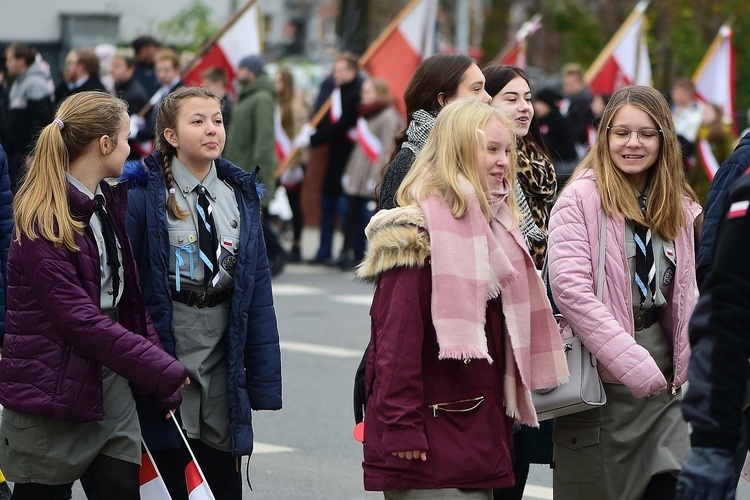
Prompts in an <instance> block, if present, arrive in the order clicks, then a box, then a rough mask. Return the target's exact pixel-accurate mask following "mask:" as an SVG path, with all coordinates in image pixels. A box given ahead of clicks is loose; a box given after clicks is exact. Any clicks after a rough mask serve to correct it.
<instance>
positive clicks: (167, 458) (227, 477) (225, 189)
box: [127, 87, 281, 499]
mask: <svg viewBox="0 0 750 500" xmlns="http://www.w3.org/2000/svg"><path fill="white" fill-rule="evenodd" d="M220 103H221V101H220V99H219V97H218V96H216V95H215V94H214V93H212V92H211V91H209V90H207V89H204V88H196V87H182V88H179V89H177V90H175V91H174V92H172V93H171V94H169V95H168V96H167V97H165V98H164V101H162V103H161V105H160V107H159V110H158V112H157V116H156V150H155V151H154V153H152V154H151V155H150V156H148V157H147V158H146V159H145V163H146V167H147V169H146V170H143V168H141V166H140V165H139V166H138V168H137V169H135V170H134V171H133V172H128V174H127V177H128V180H129V183H130V185H131V186H132V189H131V191H130V201H129V204H128V214H129V218H128V233H129V234H130V238H131V241H132V242H133V246H134V247H135V251H136V254H137V256H138V264H139V267H140V272H141V278H142V282H143V290H144V298H145V299H146V305H147V307H148V308H149V311H150V312H151V317H152V318H153V319H154V323H155V326H156V329H157V331H158V332H159V336H160V337H161V339H162V342H164V345H165V347H166V349H167V351H169V352H170V353H171V354H172V355H174V356H175V357H177V358H178V359H179V360H180V361H181V362H183V363H184V364H185V366H187V368H188V373H189V374H190V378H191V379H192V380H193V382H194V383H193V384H192V385H191V386H189V387H186V388H185V390H183V392H182V395H183V398H184V402H183V404H182V407H181V408H180V421H181V425H182V427H183V429H184V430H185V433H186V435H187V436H188V441H189V442H190V447H191V449H192V451H193V453H194V454H195V457H196V459H197V461H198V463H199V464H200V467H201V469H202V470H203V473H204V474H205V476H206V479H207V482H208V484H209V486H210V488H211V490H212V491H213V494H214V496H215V497H216V498H223V499H240V498H242V476H241V472H240V470H239V469H238V468H237V465H236V464H237V463H238V460H239V459H240V458H241V457H242V456H244V455H250V453H251V452H252V448H253V436H252V425H251V422H250V411H251V410H278V409H280V408H281V355H280V351H279V333H278V329H277V326H276V313H275V312H274V308H273V298H272V295H271V274H270V271H269V268H268V259H267V257H266V247H265V244H264V242H263V232H262V229H261V223H260V216H261V212H260V197H259V192H258V187H257V186H256V179H257V170H256V172H252V173H251V172H246V171H244V170H242V169H241V168H239V167H237V166H235V165H233V164H232V163H230V162H228V161H227V160H224V159H223V158H221V153H222V150H223V148H224V141H225V136H226V132H225V130H224V123H223V121H222V111H221V104H220ZM130 181H136V182H130ZM196 382H197V383H196ZM141 428H142V429H143V433H144V439H145V440H146V444H147V445H148V447H149V449H150V450H151V452H152V454H153V456H154V459H155V460H156V464H157V466H158V468H159V471H160V472H161V474H162V477H163V478H164V482H165V483H166V485H167V488H168V489H169V492H170V495H171V496H172V498H187V496H188V495H187V490H186V486H185V474H184V471H185V466H186V465H187V464H188V462H189V461H190V459H191V457H190V454H189V453H188V450H187V449H186V447H185V446H184V444H183V442H182V440H181V439H180V437H179V435H178V434H177V430H176V429H175V427H174V425H173V424H172V423H171V422H165V421H164V419H163V418H159V416H154V418H149V416H148V415H146V414H142V415H141Z"/></svg>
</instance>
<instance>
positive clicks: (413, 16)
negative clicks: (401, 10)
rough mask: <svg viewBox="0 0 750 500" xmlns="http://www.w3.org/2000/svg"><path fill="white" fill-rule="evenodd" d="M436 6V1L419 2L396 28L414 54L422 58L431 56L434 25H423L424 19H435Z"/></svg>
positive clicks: (425, 0) (424, 0)
mask: <svg viewBox="0 0 750 500" xmlns="http://www.w3.org/2000/svg"><path fill="white" fill-rule="evenodd" d="M437 4H438V2H437V1H436V0H423V1H422V2H419V5H417V6H416V7H414V10H412V11H411V12H409V14H408V15H407V16H406V18H404V20H403V21H402V22H401V24H400V25H399V27H398V30H399V31H400V32H401V35H402V36H403V37H404V39H405V40H406V41H407V43H408V44H409V46H410V47H411V49H412V50H413V51H414V53H415V54H422V55H423V58H425V57H429V56H431V55H432V52H433V45H434V42H435V26H434V23H433V24H432V25H431V24H430V23H425V19H428V20H429V19H436V17H437V7H438V6H437Z"/></svg>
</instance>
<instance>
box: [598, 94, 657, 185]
mask: <svg viewBox="0 0 750 500" xmlns="http://www.w3.org/2000/svg"><path fill="white" fill-rule="evenodd" d="M616 127H624V128H626V129H629V130H630V131H632V132H631V133H630V134H629V137H628V139H627V142H626V143H625V144H622V145H621V144H616V142H622V140H624V138H617V137H613V133H612V129H613V128H616ZM608 129H609V130H608V134H609V139H608V145H609V155H610V158H611V159H612V163H614V164H615V167H617V169H618V170H620V171H621V172H622V173H623V174H625V177H627V178H628V180H629V181H630V183H631V184H632V185H633V186H634V187H635V188H636V189H638V191H640V192H641V193H643V192H644V191H645V189H646V183H647V181H648V175H649V170H650V169H651V167H653V166H654V165H655V164H656V161H657V160H658V158H659V151H660V150H661V134H659V133H657V136H658V137H657V139H656V142H655V143H654V144H653V145H648V146H644V145H643V144H641V141H639V139H638V133H636V131H640V130H642V129H651V130H658V129H659V126H658V124H657V123H656V122H655V121H654V119H653V118H651V116H650V115H649V114H648V113H646V112H645V111H643V110H642V109H639V108H636V107H635V106H633V105H632V104H626V105H624V106H623V107H621V108H620V109H618V110H617V112H615V114H614V116H613V117H612V121H611V122H610V124H609V127H608ZM618 139H619V140H618Z"/></svg>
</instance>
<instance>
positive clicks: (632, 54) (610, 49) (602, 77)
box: [586, 0, 651, 94]
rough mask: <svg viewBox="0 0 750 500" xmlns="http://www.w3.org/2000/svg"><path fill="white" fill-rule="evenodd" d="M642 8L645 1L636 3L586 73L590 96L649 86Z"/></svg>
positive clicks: (649, 68) (648, 66)
mask: <svg viewBox="0 0 750 500" xmlns="http://www.w3.org/2000/svg"><path fill="white" fill-rule="evenodd" d="M646 7H648V0H641V1H640V2H638V4H637V5H636V6H635V8H634V9H633V11H632V12H631V13H630V15H629V16H628V17H627V19H625V22H623V24H622V26H620V28H619V29H618V30H617V32H616V33H615V35H614V36H613V37H612V39H611V40H610V41H609V43H608V44H607V45H606V46H605V47H604V50H602V52H601V53H600V54H599V56H598V57H597V58H596V60H595V61H594V63H593V64H592V65H591V67H590V68H589V69H588V71H586V81H587V82H588V84H589V87H591V92H593V93H594V94H612V93H614V92H615V91H616V90H617V89H619V88H620V87H624V86H625V85H651V61H650V59H649V57H648V47H647V45H646V15H645V14H644V12H645V11H646Z"/></svg>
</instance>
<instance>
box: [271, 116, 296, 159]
mask: <svg viewBox="0 0 750 500" xmlns="http://www.w3.org/2000/svg"><path fill="white" fill-rule="evenodd" d="M273 134H274V140H275V142H276V157H277V158H278V159H279V162H282V161H284V160H285V159H286V157H287V156H289V152H290V151H291V150H292V141H291V139H289V136H288V135H287V134H286V130H284V127H282V126H281V109H280V108H279V105H278V104H277V105H276V109H275V110H274V112H273Z"/></svg>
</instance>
